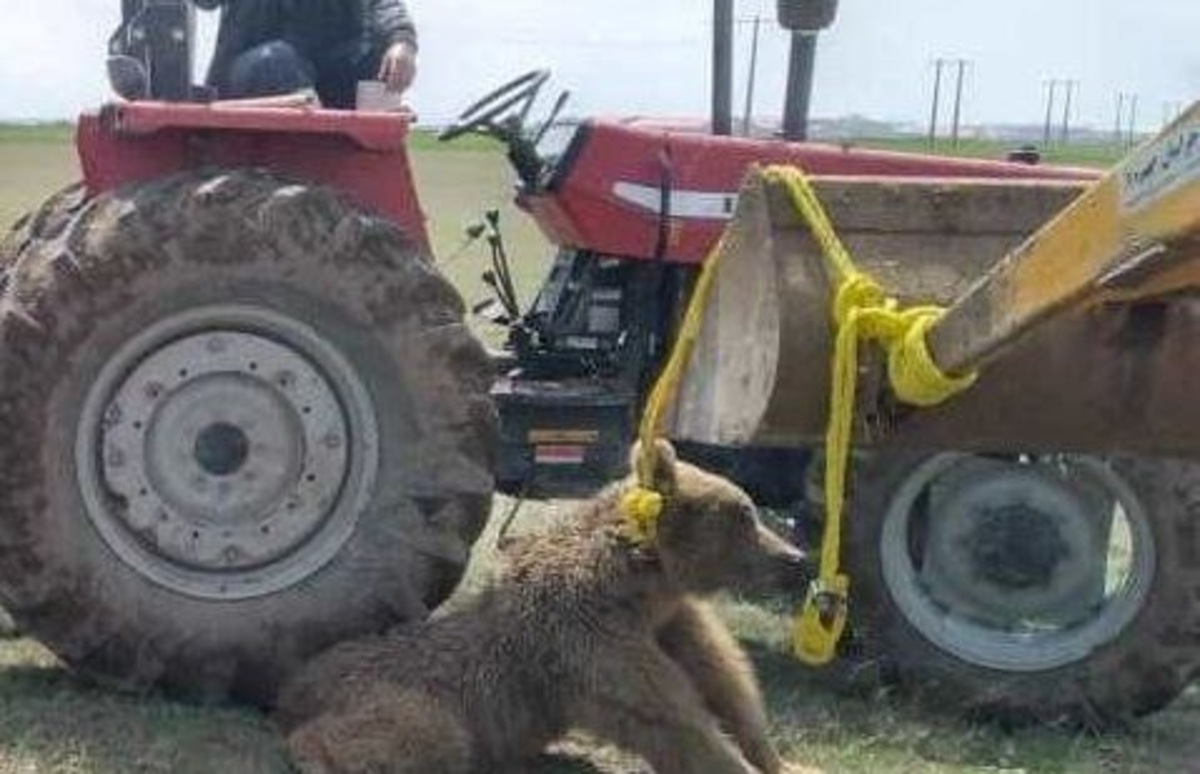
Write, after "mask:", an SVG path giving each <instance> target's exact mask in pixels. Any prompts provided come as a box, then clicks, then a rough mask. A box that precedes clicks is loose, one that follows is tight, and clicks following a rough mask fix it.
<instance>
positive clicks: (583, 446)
mask: <svg viewBox="0 0 1200 774" xmlns="http://www.w3.org/2000/svg"><path fill="white" fill-rule="evenodd" d="M492 397H493V399H494V400H495V401H496V406H497V408H498V409H499V411H500V417H501V442H500V458H499V461H498V464H497V470H496V479H497V486H498V487H499V489H500V490H501V491H502V492H504V493H506V494H510V495H514V496H524V497H537V498H542V497H586V496H589V495H590V494H593V493H594V492H595V491H596V490H598V489H600V488H601V487H603V486H604V485H605V484H606V483H608V482H609V481H612V480H613V479H615V478H617V477H619V476H620V475H623V474H624V472H625V471H626V470H627V469H628V460H627V459H626V455H627V453H628V450H629V444H630V443H631V442H632V439H633V433H634V427H635V420H634V408H635V396H634V395H633V393H632V392H630V391H629V389H628V387H627V386H626V385H625V384H623V383H618V382H617V381H615V380H613V381H608V380H596V379H570V380H553V381H551V380H529V379H521V378H512V377H505V378H502V379H500V380H499V381H498V382H497V384H496V385H495V386H494V387H493V388H492Z"/></svg>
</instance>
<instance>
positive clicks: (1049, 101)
mask: <svg viewBox="0 0 1200 774" xmlns="http://www.w3.org/2000/svg"><path fill="white" fill-rule="evenodd" d="M1046 86H1047V87H1048V88H1047V93H1046V126H1045V128H1044V129H1043V130H1042V148H1049V147H1050V139H1051V137H1050V132H1051V131H1052V125H1053V124H1054V96H1055V93H1056V92H1057V91H1058V81H1057V80H1054V79H1053V78H1052V79H1050V80H1049V81H1047V83H1046Z"/></svg>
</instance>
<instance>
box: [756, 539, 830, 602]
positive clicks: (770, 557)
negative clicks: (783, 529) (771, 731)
mask: <svg viewBox="0 0 1200 774" xmlns="http://www.w3.org/2000/svg"><path fill="white" fill-rule="evenodd" d="M758 546H759V551H760V552H761V555H762V556H763V557H764V559H765V562H764V564H765V565H766V566H765V567H763V568H762V569H764V570H766V572H765V573H763V574H764V575H766V576H767V577H765V578H763V580H764V581H765V582H766V583H767V584H768V585H770V586H772V587H774V588H775V589H778V590H781V591H803V590H805V589H807V588H808V585H809V584H810V583H811V582H812V580H813V578H815V577H816V567H815V566H814V564H813V562H812V560H811V559H810V558H809V556H808V554H806V553H805V552H804V551H803V550H801V549H800V548H797V547H796V546H794V545H792V544H791V543H789V542H788V541H786V540H784V539H783V538H781V537H779V536H778V535H776V534H775V533H774V532H772V531H771V530H769V529H767V528H766V527H765V526H763V525H761V524H760V525H758Z"/></svg>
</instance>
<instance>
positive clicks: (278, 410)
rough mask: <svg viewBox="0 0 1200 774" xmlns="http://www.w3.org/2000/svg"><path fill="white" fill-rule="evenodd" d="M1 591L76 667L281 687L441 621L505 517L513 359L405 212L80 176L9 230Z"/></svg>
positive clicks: (136, 676)
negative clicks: (503, 386)
mask: <svg viewBox="0 0 1200 774" xmlns="http://www.w3.org/2000/svg"><path fill="white" fill-rule="evenodd" d="M9 244H10V247H9V252H10V256H9V258H10V261H9V265H8V266H7V270H8V282H7V289H6V291H5V295H4V298H3V306H2V307H0V308H2V310H3V314H2V316H0V439H3V440H2V441H0V476H2V483H0V600H2V601H3V603H4V605H5V607H6V608H7V609H8V610H9V611H10V612H11V613H12V614H13V616H14V618H16V620H17V622H18V623H19V624H20V625H21V627H22V629H23V630H24V631H26V632H28V633H30V634H31V635H32V636H35V637H37V638H39V639H41V640H42V641H43V642H45V643H46V644H47V645H48V646H49V647H50V648H51V649H52V650H54V651H55V652H56V653H58V654H59V656H60V657H62V658H63V660H64V661H65V662H66V663H68V664H70V665H71V666H73V667H75V668H78V669H80V670H82V671H85V672H87V673H89V674H92V675H95V676H98V677H101V678H105V679H107V680H109V681H115V682H117V683H119V684H121V685H125V686H132V687H147V686H154V685H157V686H163V687H167V688H170V689H175V690H177V691H181V692H185V693H187V694H190V695H198V696H202V697H209V698H220V697H225V696H237V697H240V698H245V699H249V700H252V701H258V702H267V701H270V700H271V698H272V695H273V692H274V690H275V688H276V686H277V685H278V683H279V682H280V680H281V679H282V678H283V677H284V676H286V674H287V673H288V672H289V671H290V670H291V669H292V668H293V667H294V666H295V665H297V664H298V663H299V662H300V661H301V660H303V659H304V658H306V657H307V656H309V655H311V654H312V653H313V652H315V651H316V650H318V649H320V648H322V647H324V646H326V645H327V644H329V643H332V642H335V641H337V640H339V639H343V638H346V637H349V636H354V635H359V634H363V633H367V632H374V631H378V630H381V629H383V628H385V627H387V626H389V625H391V624H394V623H397V622H400V621H403V620H408V619H414V618H419V617H421V616H424V615H425V614H426V613H427V612H428V611H429V609H430V608H432V607H433V606H434V605H436V604H438V603H439V602H440V601H441V600H442V599H443V598H445V597H446V596H447V595H448V594H449V593H450V591H451V590H452V589H453V587H454V586H455V584H456V583H457V581H458V579H459V577H460V575H461V573H462V571H463V568H464V566H465V564H466V561H467V558H468V554H469V550H470V546H471V544H472V542H473V541H474V539H475V538H476V536H477V535H478V534H479V532H480V530H481V528H482V525H483V523H484V521H485V519H486V517H487V515H488V513H489V509H490V501H491V489H492V481H491V476H490V463H491V459H490V458H491V454H492V450H493V443H494V432H495V421H494V416H493V410H492V408H491V404H490V401H489V399H488V396H487V391H488V386H489V382H490V364H489V362H488V359H487V357H486V355H485V352H484V350H483V349H482V347H481V346H480V345H479V344H478V343H477V342H476V341H475V339H474V338H473V337H472V336H471V334H470V332H469V331H468V329H467V328H466V327H465V325H464V323H463V306H462V303H461V300H460V299H459V297H458V295H457V293H456V292H455V291H454V289H453V288H452V287H451V286H450V285H449V284H448V283H447V282H446V281H445V280H444V279H442V278H441V277H440V276H439V274H438V272H437V270H436V269H435V268H434V267H433V265H432V264H431V262H430V261H429V260H428V259H427V258H426V257H425V256H424V255H422V254H421V252H420V251H419V250H418V249H416V248H415V247H414V246H413V245H412V244H411V243H409V242H408V241H407V240H406V239H405V237H404V235H403V234H402V233H401V232H400V231H399V230H397V229H396V228H395V227H394V226H393V225H391V224H389V223H387V222H385V221H383V220H381V219H378V218H375V217H371V216H369V215H367V214H365V213H363V212H361V211H360V210H358V209H357V208H356V207H355V206H354V205H352V204H350V203H349V202H347V201H346V200H345V199H343V198H342V197H340V196H339V195H337V194H336V193H334V192H332V191H329V190H326V189H323V188H319V187H313V186H309V185H303V184H299V183H293V182H290V181H284V180H280V179H277V178H275V177H272V176H270V175H268V174H265V173H257V172H247V171H238V172H228V173H219V172H217V173H202V174H201V173H196V174H187V175H183V176H179V177H174V178H171V179H167V180H163V181H158V182H153V183H149V184H143V185H139V186H136V187H132V188H129V189H125V190H121V191H117V192H114V193H110V194H105V195H103V196H101V197H99V198H98V199H95V200H92V201H87V200H85V199H84V198H83V197H80V196H78V195H69V196H66V197H60V198H58V199H56V200H54V201H52V202H50V203H49V204H48V205H47V208H46V209H45V210H44V211H43V212H42V213H41V214H39V215H37V216H35V217H33V218H31V219H29V220H27V221H26V223H25V225H24V226H23V229H22V231H21V232H20V233H19V234H17V236H16V238H15V239H14V240H10V243H9Z"/></svg>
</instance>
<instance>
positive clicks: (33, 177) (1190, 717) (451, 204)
mask: <svg viewBox="0 0 1200 774" xmlns="http://www.w3.org/2000/svg"><path fill="white" fill-rule="evenodd" d="M68 138H69V131H68V130H66V129H65V128H64V129H51V130H37V131H34V130H28V129H4V128H0V221H2V222H8V221H11V220H13V219H14V218H16V217H17V215H18V214H19V213H20V212H21V211H23V210H25V209H26V208H28V207H30V206H33V205H34V204H36V203H37V202H39V201H40V200H42V199H43V198H44V197H45V196H46V195H47V194H48V193H50V192H51V191H53V190H54V189H56V188H58V187H60V186H61V185H63V184H65V183H67V182H69V181H71V180H72V179H74V178H75V177H76V174H77V173H76V169H75V162H74V159H73V156H72V152H71V150H70V147H69V144H68ZM413 148H414V153H413V155H414V163H415V165H416V169H417V174H418V182H419V185H420V190H421V195H422V197H423V199H424V204H425V207H426V210H427V211H428V213H429V215H430V225H431V231H432V234H433V238H434V242H435V245H436V249H437V252H438V255H439V256H440V257H441V258H442V260H443V263H444V265H445V266H446V268H447V271H448V272H449V273H450V274H451V276H452V277H453V278H454V280H455V282H456V283H458V284H459V286H460V287H462V288H463V289H464V292H465V293H466V294H467V295H468V297H472V296H473V295H474V294H475V293H476V292H477V291H478V290H479V284H478V282H477V280H476V279H475V277H476V275H478V273H479V270H480V268H481V266H482V261H483V256H482V253H481V252H479V251H478V250H475V251H472V252H467V253H462V254H461V255H460V254H458V253H459V250H458V247H459V245H460V243H461V236H460V234H461V231H462V229H463V227H464V226H465V225H466V224H468V223H470V222H471V221H472V220H474V219H476V218H477V217H478V215H479V213H480V212H481V211H482V210H483V209H484V208H486V207H493V206H496V207H501V208H502V209H503V210H504V212H505V213H506V219H507V222H508V224H509V231H510V234H511V240H512V243H513V247H514V254H515V256H517V259H518V260H519V261H520V264H521V269H522V271H521V272H520V273H521V275H522V276H523V277H525V278H526V282H532V281H534V278H536V275H537V273H538V268H539V266H540V265H541V262H542V261H543V260H544V257H545V254H546V247H545V245H544V244H542V243H541V240H540V239H539V237H538V235H537V233H536V231H535V230H534V229H533V228H532V227H530V225H529V224H528V223H526V222H525V221H524V220H522V219H521V218H520V217H519V216H518V215H517V214H516V213H514V211H513V210H512V208H511V206H510V205H509V204H508V198H509V192H510V177H509V174H508V171H507V169H506V167H505V165H504V162H503V160H502V159H501V158H500V156H499V155H498V154H497V153H496V152H495V151H494V149H491V148H489V147H488V146H487V145H486V144H475V145H471V146H468V147H466V148H465V149H459V150H446V149H444V148H439V147H436V146H434V145H433V144H432V143H430V142H428V141H427V140H426V139H423V138H422V139H418V140H417V141H415V142H414V146H413ZM501 505H503V504H501ZM555 507H556V506H555V505H553V504H551V505H547V506H542V507H538V508H532V507H531V508H529V509H527V510H526V512H525V514H524V515H523V517H522V519H523V521H524V523H525V524H526V525H527V526H532V525H536V524H537V523H539V521H540V520H541V519H543V518H545V517H546V516H547V514H548V511H552V510H553V509H554V508H555ZM491 542H492V537H491V536H485V538H484V540H483V541H481V544H480V545H481V548H480V556H479V557H478V561H477V562H476V564H475V567H474V570H473V571H474V572H476V573H479V572H483V571H484V570H485V568H486V565H487V551H488V547H489V546H490V545H491ZM724 610H725V613H726V615H727V616H728V618H729V619H730V620H731V622H732V623H733V625H734V626H735V628H736V630H737V631H738V632H739V634H740V635H741V636H743V637H744V638H745V640H746V641H747V643H748V645H749V647H750V648H751V649H752V652H753V653H754V655H755V658H756V661H757V663H758V666H759V669H760V673H761V675H762V679H763V683H764V685H765V688H766V691H767V695H768V699H769V703H770V708H771V712H772V717H773V718H774V721H775V724H776V735H777V737H778V739H779V741H780V744H781V745H782V746H783V747H784V749H785V750H786V751H787V752H788V754H789V755H790V756H791V757H792V758H794V759H795V760H798V761H803V762H810V763H816V764H819V765H821V766H823V767H824V768H825V769H826V770H827V771H829V772H859V773H863V774H867V773H875V772H900V773H902V774H984V773H985V772H989V773H991V774H1000V773H1001V772H1004V773H1006V774H1018V772H1022V773H1025V774H1168V773H1171V774H1175V773H1179V774H1185V773H1187V772H1200V734H1197V733H1196V729H1197V727H1198V726H1200V696H1197V695H1193V696H1189V697H1186V698H1185V699H1183V700H1182V701H1180V702H1179V703H1178V704H1177V705H1176V707H1174V708H1173V709H1171V710H1170V711H1168V712H1164V713H1161V714H1159V715H1157V716H1155V717H1153V718H1150V719H1147V720H1145V721H1142V722H1140V723H1138V724H1136V725H1134V726H1133V727H1132V728H1130V729H1128V730H1126V731H1124V732H1121V733H1118V734H1111V735H1106V736H1100V737H1093V736H1081V735H1078V734H1075V733H1072V732H1068V731H1057V730H1048V729H1037V730H1026V731H1018V732H1012V733H1006V732H1004V731H1001V730H999V729H995V728H990V727H980V726H971V725H967V724H965V723H962V722H959V721H957V720H954V719H952V718H946V717H942V716H930V715H929V714H927V713H924V712H922V711H920V710H919V709H918V708H916V707H914V706H911V705H910V704H908V703H907V702H905V701H904V700H903V699H901V698H898V697H896V696H893V695H890V694H888V693H886V692H883V691H877V690H866V691H861V692H857V693H855V694H854V695H847V694H845V693H841V692H838V691H835V690H833V689H832V687H831V685H832V684H833V682H834V680H833V677H832V676H831V675H826V674H821V673H814V672H809V671H806V670H803V669H800V668H799V667H797V666H796V665H795V664H794V663H793V662H792V661H790V660H789V659H788V658H787V656H786V655H785V651H784V638H785V637H786V633H787V619H786V618H785V617H784V616H783V615H781V614H780V613H778V612H773V611H772V610H769V609H766V608H762V607H755V606H751V605H748V604H739V603H728V604H726V605H725V606H724ZM835 673H836V670H835ZM287 770H288V769H287V764H286V759H285V757H284V755H283V753H282V750H281V748H280V745H279V741H278V739H277V737H276V735H275V734H274V732H273V730H272V728H271V725H270V723H269V720H267V719H265V718H263V717H262V716H261V715H259V714H257V713H255V712H250V711H246V710H241V709H237V708H202V707H193V706H188V705H182V704H179V703H176V702H172V701H169V700H165V699H163V698H160V697H155V696H149V697H133V696H125V695H120V694H115V693H112V692H110V691H106V690H102V689H100V688H96V687H93V686H90V685H87V684H85V683H84V682H82V681H80V680H78V679H76V678H75V677H73V676H72V675H71V674H69V673H68V672H66V671H65V670H64V669H63V668H62V667H61V666H60V665H59V664H58V663H57V662H56V661H55V660H54V658H53V657H52V656H51V655H50V654H48V653H47V652H46V651H45V650H43V649H42V648H41V647H40V646H38V645H36V644H34V643H32V642H29V641H27V640H19V641H7V642H4V641H0V774H143V773H144V774H284V772H286V771H287ZM642 771H644V769H641V768H639V767H638V766H637V764H636V763H634V762H631V761H629V760H628V759H626V758H623V757H622V756H620V755H617V754H615V753H613V752H611V751H607V750H598V749H596V748H594V747H592V746H589V745H587V744H586V743H571V744H568V745H566V746H565V747H564V748H563V749H562V750H561V751H560V752H559V754H558V755H557V756H555V757H554V758H552V759H549V760H548V761H547V763H546V766H545V768H544V769H543V772H544V774H550V773H553V774H617V773H618V772H642Z"/></svg>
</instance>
